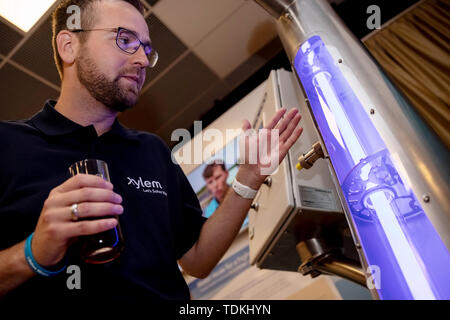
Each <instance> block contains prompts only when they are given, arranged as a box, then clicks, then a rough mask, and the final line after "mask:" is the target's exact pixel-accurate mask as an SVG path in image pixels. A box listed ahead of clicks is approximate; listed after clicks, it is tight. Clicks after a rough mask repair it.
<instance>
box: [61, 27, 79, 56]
mask: <svg viewBox="0 0 450 320" xmlns="http://www.w3.org/2000/svg"><path fill="white" fill-rule="evenodd" d="M56 47H57V48H58V53H59V56H60V57H61V60H62V61H63V62H65V63H67V64H72V63H73V62H74V61H75V57H76V56H77V50H78V39H77V38H76V37H75V35H74V34H73V33H71V32H70V31H68V30H61V31H60V32H59V33H58V35H57V36H56Z"/></svg>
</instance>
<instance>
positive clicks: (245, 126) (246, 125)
mask: <svg viewBox="0 0 450 320" xmlns="http://www.w3.org/2000/svg"><path fill="white" fill-rule="evenodd" d="M251 128H252V125H251V124H250V122H249V121H248V120H247V119H245V120H244V121H242V131H244V132H245V131H247V130H249V129H251Z"/></svg>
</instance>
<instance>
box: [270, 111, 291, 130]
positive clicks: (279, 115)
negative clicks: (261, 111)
mask: <svg viewBox="0 0 450 320" xmlns="http://www.w3.org/2000/svg"><path fill="white" fill-rule="evenodd" d="M286 111H287V110H286V109H284V108H283V109H280V110H278V111H277V113H275V115H274V116H273V118H272V119H271V120H270V122H269V124H268V125H266V127H265V129H273V128H275V126H276V125H277V123H278V121H280V119H281V118H282V117H283V115H284V114H285V113H286Z"/></svg>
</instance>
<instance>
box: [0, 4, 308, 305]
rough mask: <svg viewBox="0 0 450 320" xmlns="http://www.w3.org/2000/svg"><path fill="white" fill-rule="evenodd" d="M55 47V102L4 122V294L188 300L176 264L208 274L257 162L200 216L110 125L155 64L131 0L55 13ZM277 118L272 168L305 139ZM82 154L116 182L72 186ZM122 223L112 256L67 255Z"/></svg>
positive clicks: (154, 146) (158, 148)
mask: <svg viewBox="0 0 450 320" xmlns="http://www.w3.org/2000/svg"><path fill="white" fill-rule="evenodd" d="M71 5H77V6H78V7H79V8H80V12H81V28H78V29H73V28H69V27H68V26H67V19H68V16H69V14H67V12H70V11H68V10H67V9H68V7H69V6H71ZM53 48H54V56H55V61H56V66H57V68H58V71H59V73H60V76H61V79H62V83H61V94H60V96H59V99H58V101H57V102H56V101H47V103H46V104H45V106H44V108H43V109H42V110H41V111H40V112H38V113H37V114H36V115H34V116H33V117H32V118H30V119H27V120H23V121H2V122H0V137H1V139H2V141H1V144H0V154H1V155H2V157H1V159H0V217H1V224H0V297H3V299H4V300H5V301H20V302H23V301H30V298H32V301H33V302H36V301H42V302H45V303H47V304H48V303H50V302H51V303H55V301H60V300H61V299H63V301H65V302H68V301H69V302H72V301H73V299H82V300H83V301H90V302H97V301H99V300H102V301H103V300H104V301H113V300H115V301H118V302H123V301H124V300H127V299H130V300H132V299H135V298H146V299H147V301H148V299H189V290H188V287H187V285H186V283H185V281H184V279H183V276H182V275H181V273H180V271H179V268H178V265H177V261H178V262H179V264H180V265H181V266H182V268H183V270H185V271H186V272H187V273H189V274H190V275H192V276H194V277H200V278H202V277H206V276H207V275H208V274H209V272H210V271H211V270H212V269H213V268H214V266H215V265H216V264H217V262H218V261H219V260H220V259H221V257H222V256H223V254H224V253H225V252H226V250H227V249H228V247H229V246H230V244H231V243H232V241H233V239H234V237H235V236H236V234H237V233H238V231H239V228H240V225H241V224H242V221H243V220H244V218H245V216H246V213H247V211H248V209H249V207H250V205H251V201H252V200H251V198H252V195H253V196H254V192H255V190H257V189H258V188H259V187H260V185H261V184H262V182H263V181H264V179H265V177H266V176H265V175H263V174H261V168H262V165H261V164H259V163H256V164H242V165H241V167H240V169H239V172H238V174H237V176H236V181H235V184H236V186H237V187H236V188H233V189H231V188H230V190H229V192H228V193H227V195H226V196H225V198H224V200H223V202H222V204H221V207H220V208H219V209H218V210H217V212H216V214H215V215H214V217H212V218H210V219H208V220H206V219H205V218H203V217H202V216H201V214H202V212H201V209H200V206H199V203H198V200H197V198H196V195H195V193H194V192H193V190H192V188H191V187H190V185H189V183H188V181H187V179H186V177H185V175H184V174H183V172H182V170H181V169H180V167H179V166H178V165H176V164H174V163H173V162H172V160H171V154H170V150H169V149H168V148H167V146H166V145H165V144H164V143H163V142H162V140H161V139H160V138H158V137H157V136H155V135H153V134H150V133H146V132H139V131H136V130H131V129H127V128H124V127H123V126H122V125H121V124H120V123H119V122H118V120H117V115H118V113H119V112H122V111H124V110H126V109H128V108H131V107H132V106H134V105H135V104H136V102H137V99H138V96H139V92H140V90H141V88H142V85H143V83H144V79H145V70H146V68H147V67H153V66H154V65H155V63H156V61H157V54H156V52H155V50H154V49H153V47H152V44H151V42H150V36H149V30H148V27H147V24H146V22H145V19H144V17H143V8H142V5H141V3H140V2H139V0H63V1H62V2H61V3H60V4H59V6H58V8H57V9H56V10H55V12H54V13H53ZM149 107H152V108H157V107H158V106H149ZM284 114H285V110H280V111H279V112H278V113H277V114H276V115H275V117H274V118H273V119H272V120H271V121H270V122H269V124H268V126H267V127H268V129H270V133H271V134H279V141H280V144H279V149H278V150H277V152H279V158H278V154H277V163H278V161H281V160H282V159H283V158H284V156H285V155H286V153H287V151H288V149H289V148H290V147H291V146H292V144H293V143H294V142H295V141H296V140H297V138H298V137H299V136H300V134H301V128H297V124H298V122H299V120H300V115H298V114H297V113H296V112H295V111H294V112H290V113H288V114H286V115H284ZM283 115H284V119H282V117H283ZM275 126H277V129H279V130H272V129H273V128H275ZM249 128H250V124H249V122H248V121H246V120H245V121H244V125H243V129H244V130H247V129H249ZM252 139H257V137H256V138H255V137H253V138H252ZM88 158H91V159H101V160H104V161H105V162H106V163H107V164H108V167H109V171H110V176H111V182H112V183H109V182H106V181H104V180H103V179H101V178H99V177H97V176H94V175H83V174H79V175H77V176H75V177H72V178H69V173H68V167H69V166H70V165H71V164H72V163H74V162H77V161H79V160H82V159H88ZM149 186H151V187H149ZM149 191H152V192H149ZM249 194H250V196H249ZM74 205H76V207H77V210H76V211H75V210H74V209H73V208H74ZM118 215H120V223H121V229H122V233H123V236H124V239H125V249H124V251H123V252H122V254H121V255H120V257H119V258H117V259H116V260H114V261H112V262H110V263H106V264H100V265H90V264H86V263H83V261H80V258H79V256H78V254H77V252H74V250H72V248H73V246H72V245H73V244H74V242H76V240H77V239H78V237H80V236H85V235H92V234H97V233H99V232H102V231H105V230H110V229H111V228H114V227H115V226H116V224H117V220H116V219H114V218H111V216H118ZM94 218H95V219H94ZM26 239H28V240H30V241H26ZM67 266H74V267H75V268H70V269H69V268H67V269H66V267H67ZM66 270H67V271H66ZM70 270H75V271H76V270H78V273H77V276H79V279H78V278H76V277H75V274H74V275H73V276H74V277H72V273H71V272H73V271H70ZM47 304H46V305H47ZM112 308H114V306H112Z"/></svg>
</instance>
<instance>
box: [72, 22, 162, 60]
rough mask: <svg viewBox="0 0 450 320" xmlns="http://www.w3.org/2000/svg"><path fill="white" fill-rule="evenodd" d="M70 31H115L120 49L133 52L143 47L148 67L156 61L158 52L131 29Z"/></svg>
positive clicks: (82, 30) (79, 30) (78, 30)
mask: <svg viewBox="0 0 450 320" xmlns="http://www.w3.org/2000/svg"><path fill="white" fill-rule="evenodd" d="M70 31H71V32H84V31H113V32H116V33H117V36H116V44H117V46H118V47H119V49H120V50H122V51H124V52H126V53H129V54H133V53H135V52H136V51H138V50H139V47H140V46H142V47H143V48H144V52H145V55H146V56H147V59H148V61H149V67H150V68H153V67H154V66H155V65H156V62H158V52H156V50H155V49H154V48H152V46H151V44H150V43H143V42H142V41H141V40H139V38H138V36H137V34H136V33H134V32H133V31H131V30H128V29H125V28H122V27H118V28H103V29H76V30H70Z"/></svg>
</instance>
